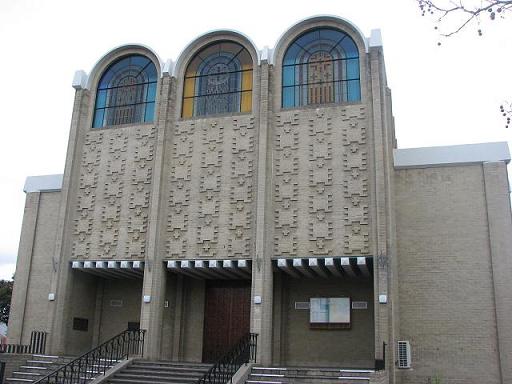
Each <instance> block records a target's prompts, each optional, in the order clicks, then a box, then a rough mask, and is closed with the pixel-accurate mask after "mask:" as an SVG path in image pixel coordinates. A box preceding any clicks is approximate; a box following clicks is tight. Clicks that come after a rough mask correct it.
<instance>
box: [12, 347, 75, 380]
mask: <svg viewBox="0 0 512 384" xmlns="http://www.w3.org/2000/svg"><path fill="white" fill-rule="evenodd" d="M72 359H73V357H70V356H53V355H39V354H34V355H31V356H30V357H29V358H28V359H27V360H26V361H25V362H24V363H23V364H22V365H20V366H19V367H18V368H17V369H16V370H15V371H14V372H13V373H12V377H7V378H5V379H4V381H5V383H13V384H16V383H18V384H21V383H33V382H35V381H37V380H39V379H41V378H43V377H44V376H46V375H48V374H50V373H52V372H53V371H55V370H57V369H58V368H60V367H61V366H63V365H65V364H67V363H68V362H69V361H71V360H72Z"/></svg>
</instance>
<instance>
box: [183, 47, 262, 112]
mask: <svg viewBox="0 0 512 384" xmlns="http://www.w3.org/2000/svg"><path fill="white" fill-rule="evenodd" d="M252 81H253V79H252V59H251V56H250V54H249V52H248V51H247V49H245V48H244V47H242V46H241V45H240V44H238V43H234V42H230V41H222V42H217V43H214V44H212V45H209V46H207V47H206V48H204V49H202V50H201V51H199V52H198V53H197V54H196V56H194V58H193V59H192V60H191V61H190V63H189V65H188V67H187V70H186V74H185V81H184V86H183V106H182V117H193V116H208V115H215V114H221V113H232V112H250V111H251V110H252Z"/></svg>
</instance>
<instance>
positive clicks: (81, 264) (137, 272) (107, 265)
mask: <svg viewBox="0 0 512 384" xmlns="http://www.w3.org/2000/svg"><path fill="white" fill-rule="evenodd" d="M71 268H72V269H73V270H78V271H82V272H86V273H90V274H92V275H96V276H100V277H103V278H105V279H142V278H143V277H144V262H143V261H131V260H120V261H113V260H111V261H89V260H87V261H72V262H71Z"/></svg>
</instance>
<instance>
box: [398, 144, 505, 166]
mask: <svg viewBox="0 0 512 384" xmlns="http://www.w3.org/2000/svg"><path fill="white" fill-rule="evenodd" d="M393 156H394V164H395V169H407V168H427V167H440V166H450V165H462V164H479V163H486V162H496V161H504V162H505V163H507V164H508V163H509V162H510V151H509V149H508V144H507V142H505V141H503V142H497V143H481V144H464V145H449V146H443V147H425V148H404V149H395V150H394V151H393Z"/></svg>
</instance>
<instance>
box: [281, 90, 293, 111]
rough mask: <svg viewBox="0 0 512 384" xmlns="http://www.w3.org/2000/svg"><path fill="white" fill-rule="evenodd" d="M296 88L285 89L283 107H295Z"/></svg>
mask: <svg viewBox="0 0 512 384" xmlns="http://www.w3.org/2000/svg"><path fill="white" fill-rule="evenodd" d="M294 93H295V92H294V87H287V88H283V107H285V108H290V107H293V106H294V105H295V101H294V99H295V97H294Z"/></svg>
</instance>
